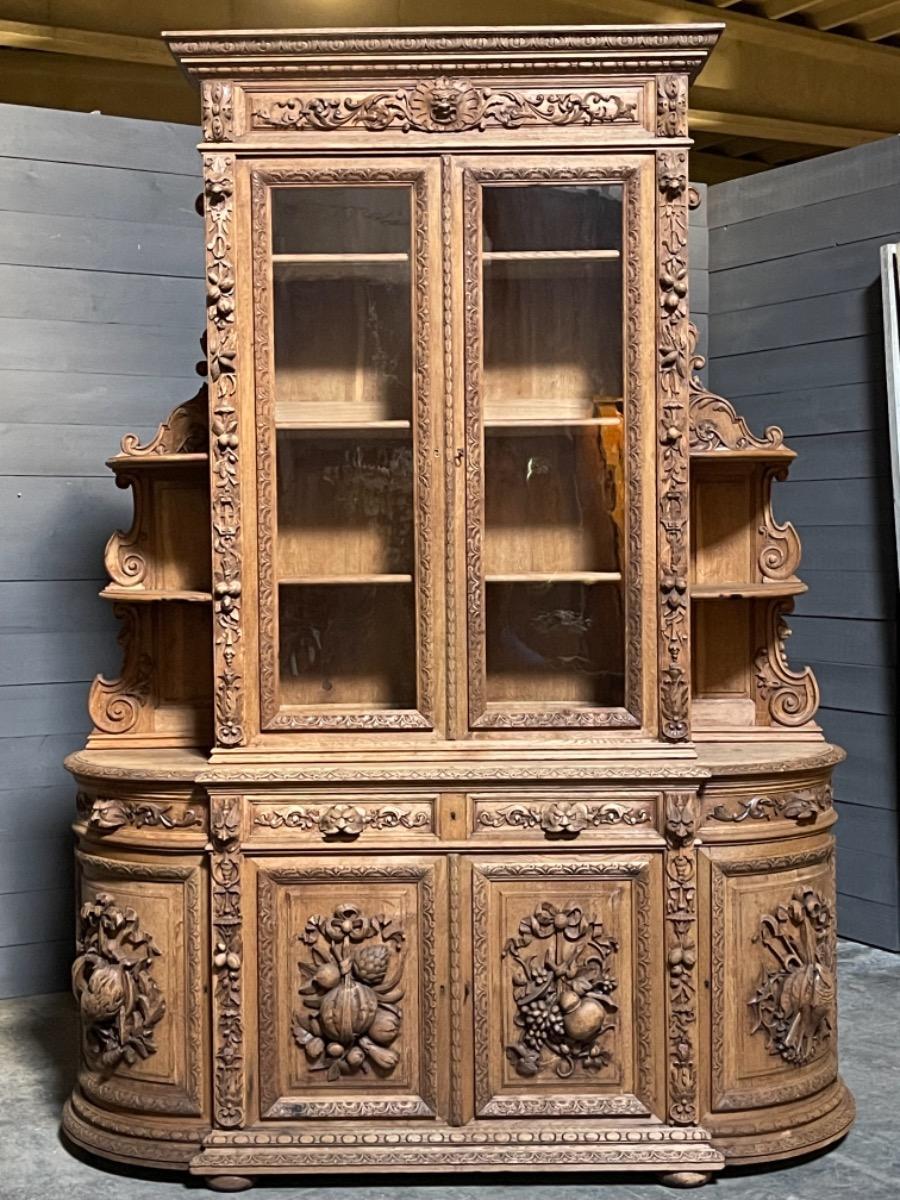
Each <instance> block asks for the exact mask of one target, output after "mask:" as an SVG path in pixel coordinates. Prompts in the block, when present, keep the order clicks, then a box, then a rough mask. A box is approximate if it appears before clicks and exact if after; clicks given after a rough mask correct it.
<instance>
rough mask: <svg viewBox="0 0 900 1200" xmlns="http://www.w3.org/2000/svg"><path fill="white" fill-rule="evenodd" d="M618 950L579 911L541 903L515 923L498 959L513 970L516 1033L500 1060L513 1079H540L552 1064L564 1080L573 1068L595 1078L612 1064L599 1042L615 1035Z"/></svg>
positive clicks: (613, 941) (599, 926)
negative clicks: (593, 1073)
mask: <svg viewBox="0 0 900 1200" xmlns="http://www.w3.org/2000/svg"><path fill="white" fill-rule="evenodd" d="M618 949H619V945H618V942H617V941H616V939H615V938H614V937H610V936H608V935H606V934H605V933H604V929H603V923H602V921H598V920H596V919H594V918H593V917H587V916H585V913H584V909H583V908H582V907H581V906H580V905H578V904H569V905H565V906H557V905H555V904H552V903H551V902H550V901H548V900H545V901H543V902H542V903H541V904H539V905H537V906H536V907H535V909H534V911H533V912H532V913H530V914H529V915H528V916H526V917H523V918H522V920H521V921H520V922H519V928H518V930H517V932H516V935H515V937H512V938H510V939H509V940H508V941H507V943H506V945H505V946H504V947H503V952H502V956H503V958H504V959H507V960H508V961H509V962H510V963H511V964H512V986H513V999H514V1001H515V1005H516V1014H515V1016H514V1018H513V1021H514V1024H515V1025H516V1027H517V1028H518V1029H519V1031H520V1033H519V1038H518V1041H516V1042H514V1043H511V1044H510V1045H508V1046H507V1048H506V1056H507V1058H508V1059H509V1061H510V1062H511V1063H512V1065H513V1067H514V1068H515V1070H516V1071H517V1072H518V1074H519V1075H524V1076H526V1077H528V1076H533V1075H539V1074H540V1073H541V1072H542V1071H544V1070H545V1069H547V1068H548V1067H549V1066H550V1065H551V1064H552V1066H553V1069H554V1070H555V1072H556V1074H557V1075H558V1076H559V1077H560V1078H562V1079H566V1078H568V1077H569V1076H570V1075H572V1073H573V1072H574V1071H575V1069H576V1067H579V1066H580V1067H582V1068H585V1069H588V1070H599V1069H600V1068H602V1067H605V1066H607V1065H608V1064H609V1063H610V1062H611V1061H612V1053H611V1051H610V1050H609V1049H608V1048H607V1046H606V1045H605V1040H606V1035H607V1034H609V1033H612V1032H613V1030H614V1029H615V1027H616V1020H615V1014H616V1013H617V1011H618V1005H617V1004H616V1003H615V1001H614V1000H613V999H612V994H613V992H615V990H616V988H617V987H618V982H617V980H616V977H615V975H613V973H612V969H611V968H612V960H613V958H614V956H615V954H616V952H617V951H618ZM548 1056H549V1057H548Z"/></svg>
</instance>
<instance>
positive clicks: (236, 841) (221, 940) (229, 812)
mask: <svg viewBox="0 0 900 1200" xmlns="http://www.w3.org/2000/svg"><path fill="white" fill-rule="evenodd" d="M209 802H210V849H211V851H212V854H211V858H210V881H211V911H212V956H213V960H212V968H213V986H212V1023H213V1054H214V1059H215V1075H214V1088H213V1109H214V1114H215V1120H216V1124H217V1125H220V1126H224V1127H226V1128H232V1127H234V1126H240V1125H243V1123H244V1025H243V1004H242V967H243V963H242V958H243V945H242V936H241V865H242V860H243V856H242V854H241V852H240V848H239V847H240V833H241V797H240V796H217V795H210V801H209Z"/></svg>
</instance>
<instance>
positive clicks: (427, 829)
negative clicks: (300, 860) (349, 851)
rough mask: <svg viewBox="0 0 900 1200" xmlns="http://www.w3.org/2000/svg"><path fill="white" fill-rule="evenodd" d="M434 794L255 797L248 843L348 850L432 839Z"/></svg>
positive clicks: (331, 794) (434, 831) (338, 794)
mask: <svg viewBox="0 0 900 1200" xmlns="http://www.w3.org/2000/svg"><path fill="white" fill-rule="evenodd" d="M437 802H438V797H437V794H436V793H434V792H400V793H398V792H379V793H373V792H327V793H322V792H292V793H290V794H289V795H285V793H283V792H279V793H277V794H275V795H269V796H265V795H261V796H254V797H253V798H252V800H251V801H250V803H249V805H248V809H249V813H248V825H247V841H248V843H249V844H251V845H257V844H260V843H265V844H269V843H273V844H274V843H278V844H283V843H290V844H291V845H295V844H297V843H302V844H307V845H316V846H322V847H324V846H329V845H331V846H347V845H348V844H354V843H359V842H362V843H369V842H379V841H380V842H385V841H396V840H397V838H398V837H402V839H403V841H404V843H405V842H407V841H415V840H419V841H425V842H432V841H434V840H435V838H436V828H437Z"/></svg>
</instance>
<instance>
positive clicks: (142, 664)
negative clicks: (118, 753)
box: [88, 604, 153, 733]
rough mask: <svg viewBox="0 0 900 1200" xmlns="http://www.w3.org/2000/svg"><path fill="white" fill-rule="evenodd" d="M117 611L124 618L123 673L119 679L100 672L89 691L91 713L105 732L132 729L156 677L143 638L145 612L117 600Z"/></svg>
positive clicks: (121, 635)
mask: <svg viewBox="0 0 900 1200" xmlns="http://www.w3.org/2000/svg"><path fill="white" fill-rule="evenodd" d="M113 615H114V616H116V617H118V619H119V620H120V621H121V622H122V629H121V630H120V632H119V636H118V639H117V640H118V643H119V645H120V646H121V647H122V673H121V674H120V675H119V676H118V678H116V679H107V678H106V677H105V676H104V675H98V676H97V677H96V679H95V680H94V682H93V683H92V684H91V690H90V692H89V694H88V713H89V714H90V718H91V720H92V721H93V722H94V726H95V727H96V728H97V729H98V730H101V731H102V732H103V733H129V732H130V731H132V730H133V729H135V727H136V726H137V725H138V723H139V721H140V718H141V714H142V712H143V710H144V708H145V707H146V706H147V704H148V702H149V700H150V695H151V690H152V680H153V660H152V658H151V657H150V655H149V654H148V653H147V651H146V649H145V639H144V638H142V636H141V632H142V628H141V627H142V621H141V614H140V612H139V611H138V609H137V608H133V607H132V606H131V605H130V604H116V605H114V606H113Z"/></svg>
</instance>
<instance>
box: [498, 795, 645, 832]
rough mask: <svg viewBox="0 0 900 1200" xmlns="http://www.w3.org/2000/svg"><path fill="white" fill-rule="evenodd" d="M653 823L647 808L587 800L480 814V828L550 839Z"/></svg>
mask: <svg viewBox="0 0 900 1200" xmlns="http://www.w3.org/2000/svg"><path fill="white" fill-rule="evenodd" d="M649 820H650V813H649V812H648V811H647V809H645V808H641V809H633V808H629V807H628V806H627V805H625V804H612V803H610V804H586V803H584V802H583V801H579V800H575V801H569V800H557V801H554V802H553V803H551V804H536V805H531V806H529V805H525V804H513V805H509V806H507V807H506V808H499V809H495V810H490V809H486V810H484V811H482V812H481V813H479V815H478V823H479V825H485V826H489V827H491V828H493V829H497V828H499V827H500V826H501V825H511V826H513V827H514V828H520V829H542V830H543V831H544V833H546V834H547V835H548V836H557V837H575V836H577V835H578V834H579V833H580V832H581V831H582V830H583V829H587V828H589V827H593V828H597V827H598V826H600V825H618V824H623V825H643V824H644V823H646V822H647V821H649Z"/></svg>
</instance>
